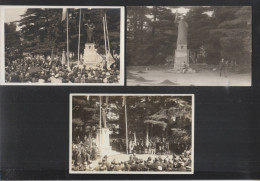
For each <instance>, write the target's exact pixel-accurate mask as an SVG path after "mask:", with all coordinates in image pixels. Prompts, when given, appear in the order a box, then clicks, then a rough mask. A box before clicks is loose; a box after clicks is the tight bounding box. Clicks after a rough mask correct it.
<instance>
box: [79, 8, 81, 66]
mask: <svg viewBox="0 0 260 181" xmlns="http://www.w3.org/2000/svg"><path fill="white" fill-rule="evenodd" d="M80 23H81V9H79V40H78V66H79V58H80Z"/></svg>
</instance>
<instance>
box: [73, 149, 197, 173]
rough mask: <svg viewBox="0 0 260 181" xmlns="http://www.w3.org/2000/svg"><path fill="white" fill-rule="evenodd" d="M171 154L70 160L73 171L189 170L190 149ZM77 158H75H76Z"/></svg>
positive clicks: (190, 163) (190, 160) (190, 165)
mask: <svg viewBox="0 0 260 181" xmlns="http://www.w3.org/2000/svg"><path fill="white" fill-rule="evenodd" d="M170 157H171V156H165V157H164V158H163V157H162V156H157V157H155V158H154V159H152V157H151V156H148V157H147V159H142V158H138V156H137V155H136V154H135V153H134V154H131V155H130V157H129V160H127V161H117V160H116V159H113V160H112V161H110V162H109V161H108V157H107V156H104V157H103V158H102V161H99V162H98V164H94V163H93V161H92V160H88V161H84V162H80V161H79V160H72V170H73V171H117V172H120V171H139V172H142V171H161V172H167V171H191V168H192V155H191V150H185V151H184V152H183V153H182V154H180V155H176V154H173V156H172V158H170ZM76 159H77V158H76Z"/></svg>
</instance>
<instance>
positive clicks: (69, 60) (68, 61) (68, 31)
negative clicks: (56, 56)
mask: <svg viewBox="0 0 260 181" xmlns="http://www.w3.org/2000/svg"><path fill="white" fill-rule="evenodd" d="M67 59H68V68H69V67H70V57H69V10H67Z"/></svg>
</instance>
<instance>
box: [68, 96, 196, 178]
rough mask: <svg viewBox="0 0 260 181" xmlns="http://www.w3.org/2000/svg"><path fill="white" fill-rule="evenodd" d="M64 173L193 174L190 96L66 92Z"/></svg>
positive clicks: (192, 117)
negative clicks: (66, 162)
mask: <svg viewBox="0 0 260 181" xmlns="http://www.w3.org/2000/svg"><path fill="white" fill-rule="evenodd" d="M69 149H70V159H69V160H70V163H69V167H70V173H75V174H76V173H81V174H82V173H85V174H91V173H108V172H109V173H119V174H120V173H123V174H136V173H138V174H139V173H142V174H153V173H156V174H158V173H159V174H163V173H166V174H193V173H194V159H193V158H194V96H193V95H192V94H187V95H181V94H180V95H178V94H176V95H159V94H158V95H157V94H147V95H145V94H142V95H134V94H132V95H128V94H126V95H124V94H121V95H120V94H118V95H114V94H112V95H111V94H108V95H105V94H70V148H69Z"/></svg>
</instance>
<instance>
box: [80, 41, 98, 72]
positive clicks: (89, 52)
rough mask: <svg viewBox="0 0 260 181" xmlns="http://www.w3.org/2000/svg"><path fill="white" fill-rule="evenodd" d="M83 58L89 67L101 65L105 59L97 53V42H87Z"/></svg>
mask: <svg viewBox="0 0 260 181" xmlns="http://www.w3.org/2000/svg"><path fill="white" fill-rule="evenodd" d="M83 59H84V62H83V64H84V65H86V66H87V68H96V67H98V66H100V64H101V63H102V61H103V59H102V57H101V56H100V55H99V54H98V53H97V49H96V48H95V43H86V44H85V49H84V56H83Z"/></svg>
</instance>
